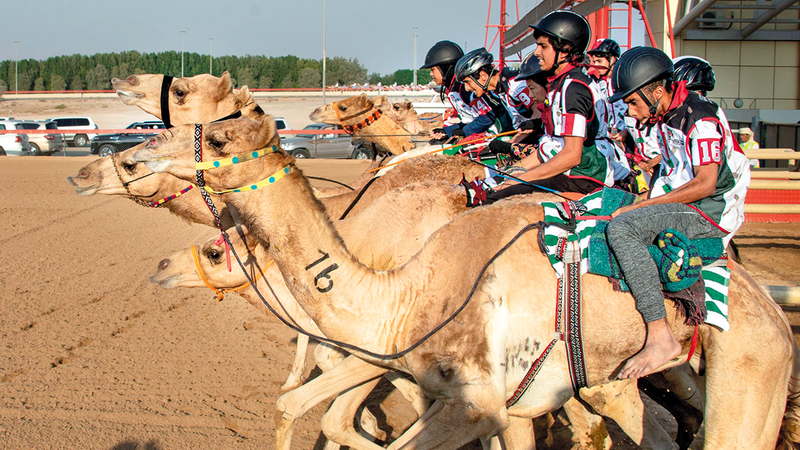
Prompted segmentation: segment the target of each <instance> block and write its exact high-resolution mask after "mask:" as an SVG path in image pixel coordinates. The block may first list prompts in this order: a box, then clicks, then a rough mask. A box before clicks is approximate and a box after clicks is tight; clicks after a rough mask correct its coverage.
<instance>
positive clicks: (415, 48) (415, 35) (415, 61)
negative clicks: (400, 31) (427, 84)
mask: <svg viewBox="0 0 800 450" xmlns="http://www.w3.org/2000/svg"><path fill="white" fill-rule="evenodd" d="M412 28H413V29H414V90H415V91H416V90H417V27H412Z"/></svg>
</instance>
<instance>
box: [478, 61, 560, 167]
mask: <svg viewBox="0 0 800 450" xmlns="http://www.w3.org/2000/svg"><path fill="white" fill-rule="evenodd" d="M515 79H516V80H517V81H524V82H525V85H526V87H527V89H528V98H530V100H531V106H532V108H531V110H532V112H531V118H530V119H528V120H525V121H523V122H522V123H520V126H519V130H520V132H519V133H518V134H517V135H516V136H514V138H513V139H512V141H511V142H505V141H503V140H501V139H499V138H498V139H494V140H492V142H491V143H490V144H489V150H490V151H491V152H492V153H495V154H497V153H504V154H509V155H514V156H516V157H520V158H521V157H524V156H527V155H528V154H530V153H531V152H533V151H535V150H536V148H535V147H538V146H539V139H541V137H542V135H543V134H544V126H543V124H542V113H541V109H542V106H544V102H545V100H546V99H547V76H546V75H545V74H544V73H543V72H542V69H541V67H540V66H539V59H538V58H537V57H536V56H535V55H534V54H533V53H530V54H528V56H526V57H525V58H524V59H523V60H522V64H520V66H519V73H518V74H517V76H516V78H515Z"/></svg>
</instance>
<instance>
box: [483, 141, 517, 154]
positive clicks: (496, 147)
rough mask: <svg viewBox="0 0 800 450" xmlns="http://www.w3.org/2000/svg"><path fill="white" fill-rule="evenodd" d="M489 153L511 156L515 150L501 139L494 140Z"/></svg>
mask: <svg viewBox="0 0 800 450" xmlns="http://www.w3.org/2000/svg"><path fill="white" fill-rule="evenodd" d="M489 151H490V152H492V153H494V154H495V155H497V154H500V153H503V154H506V155H510V154H511V153H512V151H513V150H512V146H511V144H510V143H508V142H503V141H501V140H500V139H493V140H492V142H490V143H489Z"/></svg>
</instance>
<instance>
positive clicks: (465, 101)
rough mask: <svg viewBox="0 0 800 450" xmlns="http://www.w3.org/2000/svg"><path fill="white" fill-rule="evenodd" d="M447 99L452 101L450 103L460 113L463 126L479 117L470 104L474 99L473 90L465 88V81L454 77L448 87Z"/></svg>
mask: <svg viewBox="0 0 800 450" xmlns="http://www.w3.org/2000/svg"><path fill="white" fill-rule="evenodd" d="M447 99H448V100H449V101H450V105H451V106H452V107H453V109H454V110H455V111H456V114H458V117H459V119H461V125H462V126H463V125H466V124H468V123H470V122H472V121H473V120H475V118H476V117H478V113H477V112H476V111H475V110H474V109H472V107H471V106H469V104H470V102H471V101H472V92H469V91H467V90H466V89H465V88H464V83H461V82H459V81H456V80H455V79H453V83H452V84H451V85H450V87H449V88H448V89H447Z"/></svg>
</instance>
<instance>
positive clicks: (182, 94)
mask: <svg viewBox="0 0 800 450" xmlns="http://www.w3.org/2000/svg"><path fill="white" fill-rule="evenodd" d="M185 96H186V92H183V90H182V89H175V97H178V98H183V97H185Z"/></svg>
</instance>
